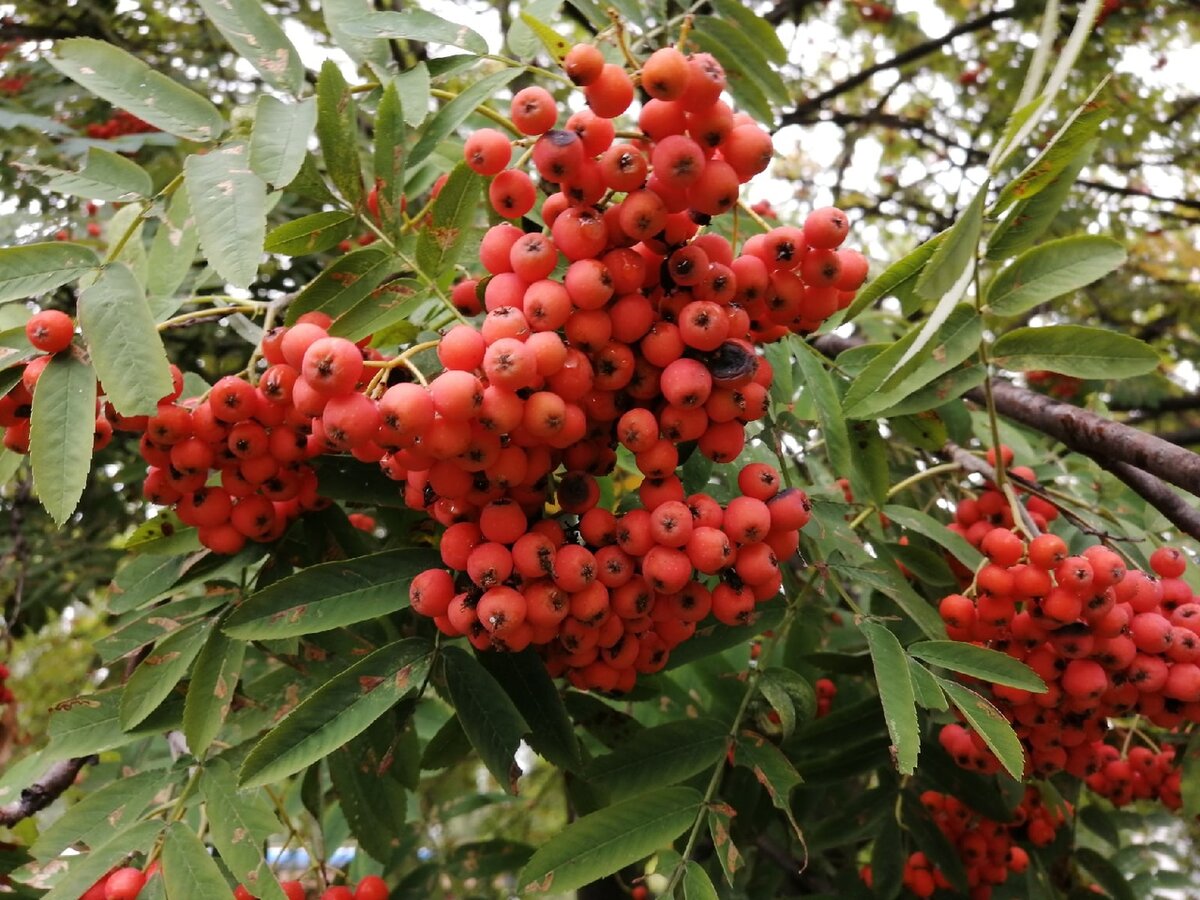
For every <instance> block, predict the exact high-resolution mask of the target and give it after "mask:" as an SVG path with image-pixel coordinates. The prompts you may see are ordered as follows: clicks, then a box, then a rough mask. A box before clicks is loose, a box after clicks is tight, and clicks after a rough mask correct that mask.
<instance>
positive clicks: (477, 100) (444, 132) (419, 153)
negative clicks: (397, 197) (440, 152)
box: [409, 69, 522, 199]
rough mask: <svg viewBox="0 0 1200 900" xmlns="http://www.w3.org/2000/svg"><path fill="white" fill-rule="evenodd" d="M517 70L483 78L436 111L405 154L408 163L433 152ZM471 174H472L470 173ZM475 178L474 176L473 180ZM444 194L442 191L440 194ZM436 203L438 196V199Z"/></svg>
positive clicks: (506, 70) (509, 70) (509, 79)
mask: <svg viewBox="0 0 1200 900" xmlns="http://www.w3.org/2000/svg"><path fill="white" fill-rule="evenodd" d="M521 72H522V70H521V69H503V70H501V71H499V72H493V73H492V74H491V75H485V76H484V77H483V78H481V79H479V80H478V81H476V82H475V83H474V84H472V85H471V86H470V87H468V88H466V89H465V90H464V91H463V92H462V93H461V94H459V95H458V96H457V97H455V98H454V99H453V100H451V101H450V102H449V103H447V104H446V105H445V106H443V107H442V108H441V109H440V110H438V112H437V114H436V115H435V116H434V117H433V119H432V120H431V121H430V123H429V124H428V125H427V126H426V127H425V130H424V131H423V132H422V134H421V137H420V138H419V139H418V140H417V143H416V146H414V147H413V148H412V150H410V151H409V158H410V159H420V160H423V159H426V158H427V157H429V156H430V155H432V153H433V151H434V150H436V149H437V145H438V144H440V143H441V142H442V141H443V140H445V139H446V138H448V137H449V136H450V135H451V134H452V133H453V132H454V129H456V128H457V127H458V126H459V125H461V124H462V123H463V122H465V121H466V119H467V116H469V115H471V114H472V113H473V112H475V109H476V107H478V106H480V105H481V104H482V103H483V102H484V101H485V100H487V99H489V98H491V97H494V96H495V95H496V94H497V93H498V92H499V91H500V89H501V88H503V87H505V86H506V85H508V84H509V82H511V81H512V80H513V79H514V78H516V77H517V76H518V75H520V74H521ZM472 174H474V173H472ZM476 177H478V176H476ZM442 193H443V194H444V193H445V189H443V190H442ZM439 199H440V196H439Z"/></svg>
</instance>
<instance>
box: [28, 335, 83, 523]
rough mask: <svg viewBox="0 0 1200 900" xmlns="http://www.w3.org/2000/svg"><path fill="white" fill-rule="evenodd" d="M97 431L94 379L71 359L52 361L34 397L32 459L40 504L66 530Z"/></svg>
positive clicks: (78, 495)
mask: <svg viewBox="0 0 1200 900" xmlns="http://www.w3.org/2000/svg"><path fill="white" fill-rule="evenodd" d="M95 430H96V373H95V372H93V371H92V367H91V366H89V365H88V364H87V363H85V362H81V361H80V360H78V359H75V357H73V356H71V355H70V354H67V353H62V354H59V355H58V356H55V357H54V358H53V359H52V360H50V364H49V365H48V366H46V368H45V369H43V370H42V374H41V376H40V377H39V378H38V382H37V385H36V386H35V387H34V391H33V414H32V416H31V417H30V422H29V456H30V459H31V461H32V463H33V485H34V487H35V488H36V489H37V495H38V499H39V500H41V501H42V506H44V507H46V512H48V513H50V518H52V519H53V520H54V522H55V524H56V525H58V526H60V527H61V526H62V525H63V524H64V523H65V522H66V521H67V519H69V518H70V517H71V513H73V512H74V511H75V507H76V506H77V505H78V503H79V498H80V497H82V496H83V489H84V487H86V486H87V478H88V471H89V470H90V469H91V463H92V441H93V436H94V434H95Z"/></svg>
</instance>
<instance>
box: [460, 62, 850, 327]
mask: <svg viewBox="0 0 1200 900" xmlns="http://www.w3.org/2000/svg"><path fill="white" fill-rule="evenodd" d="M564 66H565V68H566V72H567V74H568V75H569V76H570V77H571V79H572V80H573V81H575V83H576V84H579V85H581V86H583V88H584V93H585V95H586V98H587V102H588V108H586V109H583V110H580V111H579V112H576V113H574V114H573V115H572V116H570V118H568V119H567V120H566V122H565V124H564V126H563V127H561V128H560V127H558V115H559V113H558V106H557V103H556V101H555V99H554V97H553V95H551V94H550V93H549V92H548V91H546V90H545V89H543V88H541V87H530V88H525V89H524V90H521V91H519V92H518V93H517V94H516V95H515V96H514V97H513V101H512V107H511V116H512V121H513V123H514V125H515V126H516V128H517V129H518V130H519V131H520V132H521V133H522V134H524V135H526V136H527V137H526V138H525V139H523V140H518V141H516V142H512V141H510V140H509V139H508V137H507V136H506V135H505V134H504V133H502V132H500V131H498V130H495V129H490V128H484V129H481V130H479V131H476V132H475V133H474V134H472V135H471V136H470V137H469V138H468V139H467V142H466V145H465V147H464V154H465V156H466V160H467V163H468V165H469V166H471V168H473V169H474V170H475V171H476V172H479V173H480V174H483V175H486V176H489V177H492V182H491V185H490V188H489V197H490V199H491V202H492V206H493V208H494V209H495V210H496V211H497V213H499V214H500V215H501V216H503V217H505V218H508V219H519V218H521V217H522V216H525V215H526V214H527V213H528V212H530V210H532V208H533V206H534V204H535V202H536V199H537V187H536V186H535V182H534V179H533V177H532V176H531V175H530V174H529V173H528V172H526V171H525V170H524V169H523V168H520V167H512V168H509V167H508V166H509V163H510V161H511V158H512V152H513V144H514V143H516V144H517V145H523V144H528V143H530V142H532V146H531V150H530V153H529V154H527V155H528V156H529V158H530V159H531V162H532V165H533V168H534V171H535V174H536V175H537V176H539V177H540V179H541V182H542V184H543V186H546V185H548V186H549V187H548V188H547V190H549V189H551V188H554V187H556V188H557V190H556V191H554V193H551V194H549V196H548V197H546V199H545V201H544V202H543V203H542V206H541V210H540V211H541V216H542V220H543V221H544V222H545V223H546V226H547V228H549V229H550V235H549V236H544V235H541V234H533V235H530V234H522V232H521V231H520V230H519V229H517V228H514V227H504V226H501V227H499V228H495V229H493V230H492V234H491V235H490V236H491V243H492V247H491V250H492V252H491V253H490V254H487V255H485V257H484V264H485V267H486V268H487V269H488V271H489V272H490V273H491V277H490V278H489V279H486V283H483V284H476V283H474V282H471V281H468V282H464V283H463V284H460V285H459V287H458V289H457V290H456V292H455V300H456V302H459V303H460V305H461V307H462V308H463V309H464V310H466V311H469V312H472V313H473V312H477V311H479V297H480V296H481V297H482V298H483V301H484V306H485V307H486V308H487V309H489V310H490V309H493V308H495V307H497V306H511V307H513V308H515V309H517V310H519V311H522V312H524V313H525V315H526V317H527V318H528V319H529V322H530V324H531V325H533V326H535V327H536V326H538V325H540V326H541V328H543V329H547V330H550V329H554V328H558V327H562V325H564V324H565V320H566V317H567V316H568V314H569V312H570V309H571V305H572V303H573V304H574V305H575V306H577V307H578V308H579V309H581V310H582V311H584V312H586V313H590V314H591V315H589V316H585V317H584V319H585V321H587V320H591V319H597V318H598V316H597V315H596V314H597V313H600V312H603V311H604V307H605V306H606V305H609V306H611V315H610V316H609V318H611V319H612V320H613V322H614V324H615V323H618V322H620V323H624V322H625V321H626V320H628V321H629V326H628V327H627V328H625V329H623V331H625V332H627V333H628V334H627V337H626V338H624V339H622V338H621V337H620V336H619V335H611V336H608V337H605V336H603V335H599V336H597V339H598V341H599V342H600V343H604V342H605V341H606V340H609V339H610V338H611V339H615V340H616V341H618V342H620V343H626V344H628V343H632V342H633V341H635V340H637V339H638V338H640V337H642V336H643V335H646V334H648V333H653V334H656V333H657V331H658V329H657V328H655V326H656V325H657V324H658V323H660V322H665V323H666V324H668V325H674V326H676V328H674V329H667V330H668V331H669V332H671V335H672V337H675V336H676V330H678V331H680V332H684V333H685V336H684V340H685V342H686V341H687V338H686V334H687V333H690V334H691V335H692V337H693V338H694V339H695V341H696V342H697V343H690V342H689V343H688V346H691V347H694V348H696V349H700V350H715V349H716V348H717V347H719V346H720V344H721V342H722V340H724V339H725V337H730V338H739V337H750V338H752V339H753V340H757V341H771V340H776V339H778V338H779V337H781V336H783V335H784V334H787V333H788V331H789V330H792V331H798V332H806V331H812V330H814V329H815V328H817V327H818V326H819V325H820V323H821V322H822V321H823V320H824V319H825V318H827V317H828V316H830V315H832V314H833V313H834V312H835V311H837V310H838V309H841V308H844V307H845V306H846V305H848V304H849V303H850V301H851V300H852V299H853V296H854V292H855V291H856V290H857V289H858V287H859V286H860V285H861V284H862V282H863V281H864V280H865V278H866V274H867V261H866V258H865V257H863V255H862V254H861V253H858V252H857V251H854V250H848V249H839V248H840V245H841V244H842V241H843V240H844V239H845V237H846V234H847V232H848V229H849V225H848V222H847V219H846V216H845V215H844V214H843V213H842V212H841V211H840V210H837V209H835V208H832V207H828V208H825V209H820V210H816V211H814V212H813V213H812V214H811V215H810V216H809V218H808V220H807V221H806V222H805V224H804V227H803V229H800V228H790V227H780V228H775V229H772V230H771V231H769V232H768V233H766V234H759V235H755V236H753V237H751V238H750V239H749V240H747V241H746V242H745V244H744V245H743V247H742V248H741V253H740V255H738V256H737V257H736V258H735V257H734V254H733V250H732V248H731V247H730V246H729V244H728V242H726V241H724V240H723V239H721V238H720V237H719V236H717V235H715V234H705V235H702V236H700V237H696V235H697V232H698V230H699V229H700V227H701V226H702V225H704V224H707V223H708V222H709V221H710V219H711V218H712V217H713V216H716V215H719V214H721V213H724V212H727V211H729V210H732V209H734V208H735V207H736V206H737V204H738V195H739V189H740V185H742V184H744V183H745V182H747V181H749V180H750V179H751V178H753V177H754V176H755V175H756V174H758V173H760V172H762V171H763V170H765V169H766V167H767V165H768V164H769V163H770V160H771V156H772V152H773V151H772V144H771V137H770V135H769V134H768V133H767V132H766V131H765V130H763V129H762V128H761V127H760V126H759V125H757V124H756V123H755V122H754V121H753V120H752V119H751V118H750V117H748V116H746V115H744V114H740V113H738V114H735V113H734V112H733V111H732V110H731V109H730V108H729V107H728V106H727V105H726V104H725V103H724V102H723V101H721V100H720V99H719V98H720V95H721V92H722V90H723V89H724V87H725V73H724V70H723V69H722V68H721V66H720V64H719V63H718V62H717V61H716V59H714V58H713V57H712V56H710V55H709V54H706V53H696V54H691V55H690V56H685V55H684V54H683V53H680V52H679V51H677V50H675V49H673V48H664V49H662V50H659V51H657V52H655V53H654V54H653V55H651V56H650V58H649V59H647V60H646V62H645V64H644V65H643V67H642V70H641V72H640V76H639V78H640V84H641V86H642V88H643V89H644V90H645V91H646V92H647V94H649V95H650V97H651V99H650V100H648V101H647V102H646V103H645V104H643V105H642V107H641V110H640V113H639V116H638V120H637V121H638V127H639V129H640V135H641V136H639V137H638V138H636V139H629V140H622V141H620V142H617V138H616V135H617V131H616V128H615V126H614V125H613V123H612V121H610V120H611V119H613V118H615V117H617V116H619V115H621V114H622V113H624V112H625V111H626V109H628V107H629V106H630V104H631V102H632V100H633V96H634V88H633V82H632V80H631V79H630V77H629V75H628V74H627V73H626V72H625V70H624V69H623V68H621V67H620V66H617V65H615V64H612V63H605V62H604V60H603V57H602V56H601V54H600V51H599V50H598V49H597V48H595V47H594V46H591V45H588V44H580V45H577V46H576V47H574V48H573V49H572V50H571V51H570V53H569V54H568V55H567V57H566V60H565V62H564ZM517 241H520V243H519V244H518V245H517V246H516V247H515V249H514V247H513V245H514V244H515V243H516V242H517ZM485 246H486V245H485ZM510 250H511V251H512V252H511V253H510V252H509V251H510ZM559 254H561V255H562V256H563V257H565V258H566V261H567V262H568V272H567V276H566V278H565V279H564V283H563V284H558V283H554V284H553V285H548V284H547V282H548V281H549V276H550V273H551V272H553V271H554V267H555V266H556V265H557V262H558V255H559ZM489 257H490V258H489ZM605 269H607V272H608V276H607V278H605V277H604V276H603V274H602V273H603V271H604V270H605ZM564 286H565V288H566V291H567V294H565V295H564V293H563V288H564ZM568 300H569V301H571V302H570V303H568ZM610 301H611V303H610ZM656 313H657V314H656ZM538 320H540V322H539V321H538ZM582 324H583V323H580V325H582ZM576 327H579V326H576ZM675 342H677V340H676V341H675Z"/></svg>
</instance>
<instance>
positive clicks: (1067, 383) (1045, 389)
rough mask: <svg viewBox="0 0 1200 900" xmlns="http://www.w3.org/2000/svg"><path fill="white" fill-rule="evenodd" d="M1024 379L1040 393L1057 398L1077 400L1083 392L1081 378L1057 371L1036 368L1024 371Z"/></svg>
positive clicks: (1083, 386)
mask: <svg viewBox="0 0 1200 900" xmlns="http://www.w3.org/2000/svg"><path fill="white" fill-rule="evenodd" d="M1025 381H1026V383H1027V384H1028V385H1029V387H1030V388H1032V389H1033V390H1035V391H1037V392H1038V393H1040V394H1048V395H1049V396H1051V397H1057V398H1058V399H1059V400H1077V399H1078V398H1079V397H1080V396H1081V395H1082V394H1083V393H1084V388H1085V383H1084V381H1083V379H1081V378H1076V377H1074V376H1073V375H1060V374H1059V373H1058V372H1048V371H1045V370H1043V369H1038V370H1035V371H1033V372H1026V373H1025Z"/></svg>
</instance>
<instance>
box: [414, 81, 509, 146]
mask: <svg viewBox="0 0 1200 900" xmlns="http://www.w3.org/2000/svg"><path fill="white" fill-rule="evenodd" d="M429 93H430V94H431V95H432V96H434V97H437V98H438V99H439V100H457V99H458V94H456V93H454V91H446V90H443V89H442V88H430V89H429ZM475 112H477V113H479V114H480V115H481V116H483V117H484V118H485V119H491V120H492V121H493V122H495V123H496V124H497V125H499V126H501V127H502V128H506V129H508V131H510V132H512V133H513V134H515V135H516V136H517V137H521V130H520V129H519V128H517V126H516V125H514V124H513V121H512V119H510V118H508V116H505V115H503V114H501V113H498V112H496V111H495V110H494V109H492V108H491V107H489V106H485V105H483V104H482V103H481V104H479V106H477V107H475Z"/></svg>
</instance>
